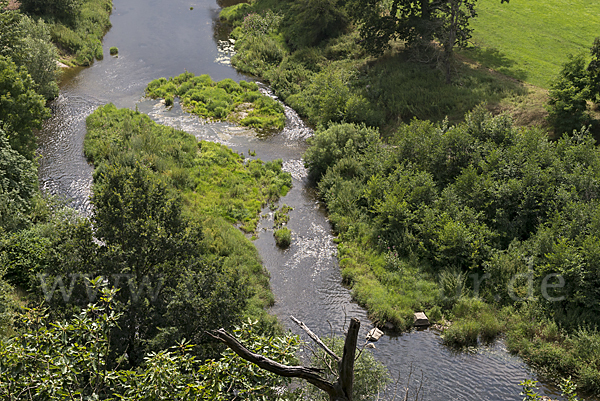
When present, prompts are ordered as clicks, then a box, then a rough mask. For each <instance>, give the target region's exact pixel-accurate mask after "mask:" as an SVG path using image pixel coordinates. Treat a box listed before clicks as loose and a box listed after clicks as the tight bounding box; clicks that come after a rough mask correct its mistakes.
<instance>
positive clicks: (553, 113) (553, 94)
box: [547, 54, 591, 136]
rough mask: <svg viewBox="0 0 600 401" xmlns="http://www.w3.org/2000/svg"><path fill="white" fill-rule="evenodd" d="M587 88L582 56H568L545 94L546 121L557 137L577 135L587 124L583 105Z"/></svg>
mask: <svg viewBox="0 0 600 401" xmlns="http://www.w3.org/2000/svg"><path fill="white" fill-rule="evenodd" d="M589 84H590V81H589V75H588V74H587V72H586V70H585V58H584V55H583V54H580V55H578V56H575V57H573V56H571V57H570V58H569V61H567V62H566V63H565V64H564V65H563V68H562V70H561V71H560V73H559V75H558V78H557V79H556V81H554V83H553V84H552V86H551V88H550V92H549V96H550V100H549V101H548V107H547V109H548V119H549V120H550V122H551V124H552V125H553V126H554V129H555V133H556V134H557V135H559V136H560V135H561V134H563V133H565V132H566V133H572V132H573V130H577V131H579V130H581V127H582V126H583V125H585V124H586V123H587V122H588V121H589V115H588V113H587V102H586V101H587V100H589V99H590V98H591V91H590V87H589Z"/></svg>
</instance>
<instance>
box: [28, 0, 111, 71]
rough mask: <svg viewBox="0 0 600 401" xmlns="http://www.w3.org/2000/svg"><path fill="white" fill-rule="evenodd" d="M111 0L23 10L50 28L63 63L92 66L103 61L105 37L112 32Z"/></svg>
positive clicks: (34, 5) (37, 5)
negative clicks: (103, 39) (98, 61)
mask: <svg viewBox="0 0 600 401" xmlns="http://www.w3.org/2000/svg"><path fill="white" fill-rule="evenodd" d="M112 8H113V3H112V0H83V1H82V2H80V3H78V2H64V4H63V3H61V5H60V6H52V5H51V4H40V3H35V2H26V3H25V4H22V5H21V6H20V9H21V11H23V12H24V13H26V14H29V15H32V16H34V17H39V18H41V19H42V20H44V22H45V23H46V24H47V25H48V27H49V30H50V36H51V38H52V42H53V43H54V44H55V45H56V47H57V48H58V51H59V54H60V61H61V63H63V64H64V65H67V66H69V67H73V66H89V65H90V64H91V63H92V62H93V61H94V59H98V60H101V59H102V58H104V51H103V50H102V38H103V37H104V35H105V34H106V32H107V31H108V30H109V29H110V27H111V23H110V14H111V12H112Z"/></svg>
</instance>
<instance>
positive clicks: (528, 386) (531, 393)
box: [519, 379, 542, 401]
mask: <svg viewBox="0 0 600 401" xmlns="http://www.w3.org/2000/svg"><path fill="white" fill-rule="evenodd" d="M536 384H537V381H536V380H531V379H527V380H523V381H522V382H521V383H519V385H520V386H523V391H522V392H521V393H519V394H520V395H524V396H525V397H523V401H534V400H540V399H542V397H540V396H539V395H538V394H537V393H536V390H537V387H536Z"/></svg>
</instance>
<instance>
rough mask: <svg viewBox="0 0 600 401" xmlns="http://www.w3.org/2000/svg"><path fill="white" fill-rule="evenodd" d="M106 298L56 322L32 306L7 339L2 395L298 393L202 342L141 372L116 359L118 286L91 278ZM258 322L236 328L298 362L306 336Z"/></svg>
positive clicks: (2, 343) (1, 363) (275, 355)
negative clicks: (199, 352)
mask: <svg viewBox="0 0 600 401" xmlns="http://www.w3.org/2000/svg"><path fill="white" fill-rule="evenodd" d="M89 284H90V286H91V287H93V288H95V289H96V290H98V291H99V292H100V298H99V301H98V302H97V303H95V304H89V305H88V306H87V307H86V308H85V309H83V310H82V311H81V312H79V313H76V314H75V315H73V316H72V317H70V318H69V319H65V320H64V321H52V320H51V319H50V318H49V317H48V315H47V314H45V313H44V312H43V311H40V310H35V309H30V310H28V311H27V312H26V313H23V314H22V315H21V316H20V320H21V322H20V324H21V326H22V330H21V331H20V332H18V333H17V334H15V335H13V336H11V337H9V338H6V339H4V338H2V339H0V357H1V358H0V367H1V368H2V369H1V370H0V379H1V380H0V396H2V398H5V399H20V396H19V394H22V393H23V392H27V395H28V398H29V399H32V400H63V399H65V398H72V397H78V398H82V399H120V400H126V401H133V400H172V399H178V400H196V399H211V400H230V399H231V395H232V393H237V394H243V395H244V399H247V400H264V399H265V398H264V397H265V396H268V397H269V399H274V400H275V399H277V400H288V399H295V398H293V397H294V396H293V394H290V393H288V392H283V393H281V392H279V389H280V388H282V387H283V386H284V385H286V384H287V383H288V381H287V380H286V379H284V378H281V377H280V376H276V375H273V374H270V373H267V372H265V371H263V370H261V369H259V368H257V367H256V366H254V365H252V364H250V363H248V362H246V361H244V360H242V359H241V358H239V357H237V355H235V354H233V353H232V352H231V351H227V352H225V353H224V355H223V356H222V357H221V358H220V359H218V360H209V361H206V362H202V361H201V360H200V359H197V358H196V357H194V356H193V349H194V345H191V344H190V343H189V342H187V341H181V342H179V343H178V344H177V345H175V346H173V347H171V348H169V349H164V350H160V351H158V352H152V353H149V354H147V355H146V356H145V357H144V362H143V364H142V365H141V366H140V367H138V368H137V369H135V370H126V369H124V368H123V367H122V365H117V366H115V365H112V364H111V363H110V361H109V356H110V355H111V353H112V349H111V337H112V336H114V335H115V330H116V329H117V327H118V326H117V324H118V321H119V319H120V314H119V313H117V312H116V311H115V307H116V306H117V303H116V302H115V300H114V297H115V295H116V294H117V292H116V290H114V289H112V290H109V289H107V288H106V284H105V283H104V284H103V279H102V277H97V278H96V279H93V280H90V282H89ZM256 326H257V325H256V322H252V321H250V322H249V323H246V324H243V325H242V326H241V328H238V329H236V333H238V337H239V341H240V342H242V344H244V345H245V346H247V347H248V348H250V349H251V350H253V351H255V352H259V353H262V354H265V355H266V356H268V357H269V358H271V359H273V360H276V361H278V362H280V363H287V364H289V363H292V362H294V361H295V360H294V353H295V351H296V350H297V349H298V346H299V342H298V338H297V337H294V336H291V335H290V334H287V335H285V336H281V337H267V336H264V335H262V334H261V333H260V332H259V331H258V330H257V327H256Z"/></svg>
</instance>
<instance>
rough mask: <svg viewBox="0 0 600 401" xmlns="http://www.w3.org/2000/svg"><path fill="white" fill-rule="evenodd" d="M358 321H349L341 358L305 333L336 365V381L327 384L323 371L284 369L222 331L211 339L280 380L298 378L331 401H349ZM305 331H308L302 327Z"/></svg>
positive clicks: (299, 367)
mask: <svg viewBox="0 0 600 401" xmlns="http://www.w3.org/2000/svg"><path fill="white" fill-rule="evenodd" d="M359 328H360V321H359V320H358V319H356V318H352V319H351V320H350V326H349V327H348V333H347V334H346V340H345V342H344V351H343V354H342V357H339V356H337V355H336V354H335V353H334V352H333V351H331V350H330V349H329V348H328V347H327V346H326V345H325V344H324V343H323V342H322V341H321V340H320V339H319V338H318V337H317V336H316V335H315V334H313V333H312V332H311V331H310V330H308V331H307V333H309V336H311V338H312V339H313V340H314V341H315V342H317V344H318V345H319V346H320V347H321V348H323V349H324V350H325V352H326V353H327V354H328V355H330V356H331V357H333V358H334V359H335V361H336V362H337V373H338V377H337V380H335V381H334V382H330V381H328V380H326V379H324V378H323V376H322V375H321V373H322V371H321V370H320V369H315V368H307V367H304V366H287V365H283V364H281V363H279V362H276V361H273V360H272V359H269V358H266V357H264V356H262V355H258V354H256V353H254V352H252V351H250V350H249V349H248V348H246V347H244V346H243V345H242V344H241V343H240V342H239V341H237V340H236V339H235V338H234V337H233V336H232V335H231V334H229V333H227V332H226V331H225V330H224V329H219V330H216V331H214V332H213V333H212V336H213V337H214V338H216V339H218V340H220V341H221V342H223V343H225V344H227V346H228V347H229V348H231V349H232V350H233V351H234V352H235V353H236V354H238V355H239V356H240V357H241V358H243V359H245V360H247V361H249V362H252V363H254V364H256V365H257V366H258V367H260V368H262V369H264V370H267V371H269V372H272V373H275V374H276V375H279V376H283V377H297V378H300V379H302V380H305V381H307V382H308V383H310V384H312V385H313V386H315V387H317V388H318V389H320V390H322V391H324V392H325V393H326V394H327V395H328V396H329V399H330V401H352V395H353V391H352V387H353V382H354V361H355V356H356V344H357V339H358V330H359ZM305 330H307V328H305Z"/></svg>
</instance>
